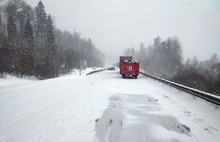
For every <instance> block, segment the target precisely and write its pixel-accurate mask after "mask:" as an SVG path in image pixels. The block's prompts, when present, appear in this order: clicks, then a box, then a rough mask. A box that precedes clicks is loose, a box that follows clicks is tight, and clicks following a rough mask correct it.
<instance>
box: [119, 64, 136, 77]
mask: <svg viewBox="0 0 220 142" xmlns="http://www.w3.org/2000/svg"><path fill="white" fill-rule="evenodd" d="M120 69H121V74H122V77H123V78H125V77H134V78H137V76H138V74H139V63H138V62H137V61H134V60H131V61H128V60H124V62H123V63H121V66H120Z"/></svg>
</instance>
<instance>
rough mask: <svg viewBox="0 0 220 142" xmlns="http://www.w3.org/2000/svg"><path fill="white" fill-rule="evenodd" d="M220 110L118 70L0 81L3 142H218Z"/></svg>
mask: <svg viewBox="0 0 220 142" xmlns="http://www.w3.org/2000/svg"><path fill="white" fill-rule="evenodd" d="M219 118H220V107H218V106H216V105H213V104H211V103H209V102H207V101H204V100H202V99H200V98H197V97H193V96H192V95H190V94H187V93H184V92H182V91H179V90H177V89H174V88H171V87H169V86H166V85H164V84H162V83H159V82H157V81H154V80H152V79H149V78H146V77H144V76H142V75H140V76H138V79H122V78H121V75H120V74H119V73H118V71H103V72H100V73H96V74H92V75H90V76H81V77H79V76H73V75H68V76H64V77H60V78H55V79H49V80H44V81H31V80H22V79H10V80H9V79H0V142H73V141H74V142H137V141H139V142H146V141H147V142H151V141H152V142H155V141H156V142H164V141H166V142H170V141H173V142H189V141H192V142H194V141H195V142H198V141H200V142H208V141H209V142H218V141H220V123H219Z"/></svg>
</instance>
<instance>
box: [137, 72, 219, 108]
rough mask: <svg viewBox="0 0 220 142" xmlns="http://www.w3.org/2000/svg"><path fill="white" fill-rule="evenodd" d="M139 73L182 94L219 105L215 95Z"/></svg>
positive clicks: (217, 97)
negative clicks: (188, 94)
mask: <svg viewBox="0 0 220 142" xmlns="http://www.w3.org/2000/svg"><path fill="white" fill-rule="evenodd" d="M140 73H141V74H143V75H145V76H147V77H150V78H152V79H155V80H158V81H160V82H162V83H165V84H167V85H169V86H172V87H174V88H177V89H179V90H182V91H184V92H187V93H190V94H192V95H195V96H197V97H200V98H202V99H205V100H207V101H209V102H212V103H214V104H216V105H220V96H216V95H213V94H210V93H207V92H203V91H200V90H197V89H194V88H191V87H187V86H184V85H181V84H178V83H175V82H172V81H169V80H166V79H163V78H160V77H156V76H153V75H149V74H146V73H143V72H140Z"/></svg>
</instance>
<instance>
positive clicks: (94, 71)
mask: <svg viewBox="0 0 220 142" xmlns="http://www.w3.org/2000/svg"><path fill="white" fill-rule="evenodd" d="M104 70H106V69H105V68H102V69H98V70H93V71H90V72H89V73H87V74H86V75H90V74H93V73H97V72H100V71H104Z"/></svg>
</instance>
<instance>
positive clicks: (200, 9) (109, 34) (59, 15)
mask: <svg viewBox="0 0 220 142" xmlns="http://www.w3.org/2000/svg"><path fill="white" fill-rule="evenodd" d="M26 1H27V2H28V3H29V4H30V5H31V6H32V7H35V6H36V5H37V3H38V0H26ZM42 1H43V3H44V6H45V9H46V11H47V13H50V14H51V15H53V16H55V18H56V26H57V27H58V28H59V29H61V30H68V31H70V32H72V31H74V27H75V28H76V30H77V31H79V32H80V33H81V34H82V36H83V37H86V38H89V37H90V38H91V39H92V41H93V42H94V43H95V45H96V47H97V48H99V49H100V50H102V51H103V52H105V54H108V53H109V54H111V55H122V54H123V51H124V49H125V48H129V47H132V46H134V48H135V49H139V44H140V42H143V43H144V45H145V46H148V45H149V44H153V39H154V38H155V37H156V36H160V37H161V38H162V39H164V40H165V39H166V38H167V37H168V36H177V37H179V39H180V41H181V43H182V46H183V55H184V57H190V58H191V57H192V56H193V55H196V56H197V57H198V59H199V60H205V59H208V58H210V57H211V55H212V54H213V53H214V52H216V53H217V54H218V56H220V0H42Z"/></svg>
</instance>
